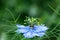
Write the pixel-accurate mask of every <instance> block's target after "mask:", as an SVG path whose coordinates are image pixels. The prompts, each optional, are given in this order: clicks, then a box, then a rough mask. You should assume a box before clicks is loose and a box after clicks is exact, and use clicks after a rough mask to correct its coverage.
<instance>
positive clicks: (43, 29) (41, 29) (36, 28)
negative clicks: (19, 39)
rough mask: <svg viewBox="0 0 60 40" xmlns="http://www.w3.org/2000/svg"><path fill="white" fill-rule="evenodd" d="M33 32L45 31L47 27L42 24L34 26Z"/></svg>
mask: <svg viewBox="0 0 60 40" xmlns="http://www.w3.org/2000/svg"><path fill="white" fill-rule="evenodd" d="M34 29H35V32H40V31H46V30H47V29H48V28H47V27H46V26H44V25H39V26H36V25H35V26H34Z"/></svg>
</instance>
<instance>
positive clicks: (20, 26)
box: [16, 24, 25, 28]
mask: <svg viewBox="0 0 60 40" xmlns="http://www.w3.org/2000/svg"><path fill="white" fill-rule="evenodd" d="M16 26H17V27H18V28H24V27H25V26H24V25H19V24H17V25H16Z"/></svg>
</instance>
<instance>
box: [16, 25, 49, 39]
mask: <svg viewBox="0 0 60 40" xmlns="http://www.w3.org/2000/svg"><path fill="white" fill-rule="evenodd" d="M16 26H17V27H18V29H17V30H16V32H17V33H18V34H20V33H23V36H24V37H25V38H33V37H34V36H39V37H42V36H44V35H45V31H46V30H47V29H48V28H47V27H46V26H45V25H43V24H41V25H34V27H33V28H31V27H30V26H24V25H16Z"/></svg>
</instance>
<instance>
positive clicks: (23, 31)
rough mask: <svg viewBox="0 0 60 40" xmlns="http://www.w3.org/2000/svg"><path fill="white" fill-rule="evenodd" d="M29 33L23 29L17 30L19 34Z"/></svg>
mask: <svg viewBox="0 0 60 40" xmlns="http://www.w3.org/2000/svg"><path fill="white" fill-rule="evenodd" d="M27 31H28V29H23V28H22V29H18V30H16V32H17V33H25V32H27Z"/></svg>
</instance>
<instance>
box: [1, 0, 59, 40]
mask: <svg viewBox="0 0 60 40" xmlns="http://www.w3.org/2000/svg"><path fill="white" fill-rule="evenodd" d="M26 16H27V17H34V18H39V19H40V21H39V22H40V24H45V25H46V26H47V27H48V28H49V30H47V32H46V35H45V36H43V37H34V38H31V39H29V38H24V37H23V35H22V34H17V33H15V32H14V31H15V30H16V29H17V27H16V24H23V25H25V24H24V20H25V19H26ZM0 40H60V0H0Z"/></svg>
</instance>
